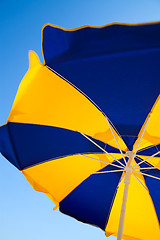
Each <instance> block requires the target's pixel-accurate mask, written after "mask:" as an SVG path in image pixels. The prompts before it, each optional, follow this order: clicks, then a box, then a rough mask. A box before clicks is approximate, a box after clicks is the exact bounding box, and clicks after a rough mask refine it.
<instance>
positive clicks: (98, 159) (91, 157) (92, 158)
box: [79, 153, 124, 168]
mask: <svg viewBox="0 0 160 240" xmlns="http://www.w3.org/2000/svg"><path fill="white" fill-rule="evenodd" d="M79 155H80V156H83V157H86V158H91V159H93V160H96V161H98V162H102V163H106V164H108V165H112V166H114V167H117V168H124V167H121V166H118V165H116V164H113V163H109V162H105V161H102V160H100V159H97V158H93V157H90V156H86V155H84V154H80V153H79Z"/></svg>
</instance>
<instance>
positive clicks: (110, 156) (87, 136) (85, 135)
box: [81, 133, 125, 167]
mask: <svg viewBox="0 0 160 240" xmlns="http://www.w3.org/2000/svg"><path fill="white" fill-rule="evenodd" d="M81 134H82V135H83V136H84V137H85V138H87V139H88V140H89V141H90V142H92V143H93V144H94V145H95V146H97V147H98V148H99V149H101V150H102V151H103V152H105V153H106V154H108V155H109V156H110V157H112V158H113V159H114V160H115V161H117V162H118V163H119V164H121V165H122V166H123V167H125V165H124V164H123V163H121V162H120V161H118V160H117V159H116V158H115V157H113V156H112V155H111V154H110V153H108V152H107V151H106V150H105V149H104V148H102V147H101V146H99V145H98V144H97V143H95V142H94V141H93V140H92V139H90V138H89V137H88V136H86V135H85V134H83V133H81Z"/></svg>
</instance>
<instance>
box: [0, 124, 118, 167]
mask: <svg viewBox="0 0 160 240" xmlns="http://www.w3.org/2000/svg"><path fill="white" fill-rule="evenodd" d="M91 139H92V138H91ZM92 140H93V141H94V142H95V143H97V144H98V145H99V146H101V147H102V148H104V149H106V151H109V152H113V153H119V150H118V149H116V148H114V147H111V146H109V145H106V144H105V143H103V142H101V141H98V140H95V139H92ZM0 152H1V153H2V155H3V156H4V157H6V158H7V159H8V160H9V161H10V162H11V163H12V164H13V165H14V166H16V167H17V168H18V169H20V170H22V169H24V168H28V167H31V166H33V165H36V164H39V163H42V162H45V161H49V160H53V159H56V158H60V157H64V156H67V155H72V154H78V153H104V152H103V151H102V150H101V149H100V148H98V147H97V146H95V145H94V144H93V143H91V142H90V141H89V140H87V139H86V138H85V137H84V136H82V135H81V134H80V133H78V132H74V131H71V130H67V129H63V128H57V127H52V126H44V125H36V124H24V123H13V122H9V123H8V124H6V125H4V126H2V127H0Z"/></svg>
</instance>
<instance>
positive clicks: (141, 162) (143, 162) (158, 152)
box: [133, 151, 160, 168]
mask: <svg viewBox="0 0 160 240" xmlns="http://www.w3.org/2000/svg"><path fill="white" fill-rule="evenodd" d="M159 153H160V151H159V152H157V153H155V154H153V155H152V156H150V157H148V158H147V159H144V160H143V161H141V162H140V163H137V164H136V165H134V166H133V168H135V167H136V166H138V165H140V164H142V163H144V162H146V161H147V160H149V159H150V158H152V157H155V156H156V155H158V154H159Z"/></svg>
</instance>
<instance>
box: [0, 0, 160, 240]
mask: <svg viewBox="0 0 160 240" xmlns="http://www.w3.org/2000/svg"><path fill="white" fill-rule="evenodd" d="M151 21H160V1H159V0H150V1H149V0H134V1H133V0H121V1H120V0H119V1H118V0H81V1H80V0H79V1H78V0H66V1H65V0H45V1H44V0H24V1H23V0H14V1H13V0H5V1H1V3H0V24H1V31H0V35H1V36H0V125H2V124H4V123H5V121H6V119H7V117H8V114H9V112H10V109H11V106H12V103H13V100H14V97H15V94H16V91H17V88H18V85H19V83H20V81H21V79H22V77H23V76H24V74H25V73H26V71H27V69H28V50H34V51H36V52H37V53H38V55H39V57H40V59H41V62H43V60H42V53H41V29H42V26H43V25H44V24H45V23H52V24H54V25H58V26H61V27H66V28H74V27H79V26H82V25H86V24H90V25H94V26H100V25H104V24H107V23H112V22H121V23H122V22H125V23H139V22H151ZM53 207H54V205H53V203H52V202H51V201H50V200H49V199H48V198H47V197H46V196H45V194H43V193H38V192H36V191H34V190H33V189H32V187H31V186H30V185H29V183H28V182H27V181H26V179H25V178H24V177H23V175H22V173H21V172H19V171H18V170H17V169H16V168H15V167H14V166H12V165H11V164H10V163H9V162H8V161H7V160H6V159H4V158H3V157H2V156H0V239H2V240H11V239H15V240H35V239H38V240H44V239H47V240H49V239H56V240H62V239H63V240H64V239H65V240H73V239H74V240H75V239H76V240H79V239H81V240H82V239H83V240H86V239H89V240H90V239H92V240H97V239H98V240H103V239H106V238H105V235H104V232H103V231H101V230H100V229H98V228H96V227H93V226H89V225H87V224H82V223H80V222H78V221H76V220H74V219H72V218H70V217H68V216H65V215H63V214H61V213H59V211H58V210H56V211H52V209H53ZM108 239H109V240H114V239H115V238H114V237H110V238H108Z"/></svg>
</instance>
